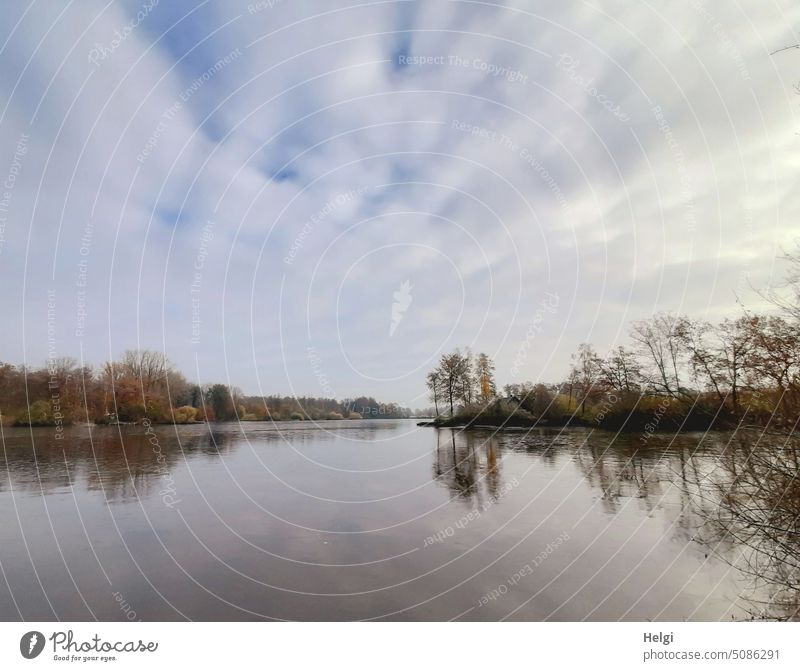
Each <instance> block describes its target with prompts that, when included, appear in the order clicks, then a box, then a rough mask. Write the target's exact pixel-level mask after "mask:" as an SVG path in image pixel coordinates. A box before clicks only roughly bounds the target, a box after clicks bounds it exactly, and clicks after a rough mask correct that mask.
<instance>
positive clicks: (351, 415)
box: [347, 412, 363, 419]
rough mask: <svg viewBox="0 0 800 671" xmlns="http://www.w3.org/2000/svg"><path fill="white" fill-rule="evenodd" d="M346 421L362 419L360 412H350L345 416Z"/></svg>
mask: <svg viewBox="0 0 800 671" xmlns="http://www.w3.org/2000/svg"><path fill="white" fill-rule="evenodd" d="M347 419H363V417H361V413H360V412H351V413H349V414H348V415H347Z"/></svg>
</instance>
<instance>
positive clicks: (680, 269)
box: [0, 0, 800, 406]
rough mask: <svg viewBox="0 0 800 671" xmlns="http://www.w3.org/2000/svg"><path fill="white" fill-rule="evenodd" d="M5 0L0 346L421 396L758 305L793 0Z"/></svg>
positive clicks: (783, 197) (774, 268) (793, 33)
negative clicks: (453, 375) (477, 363)
mask: <svg viewBox="0 0 800 671" xmlns="http://www.w3.org/2000/svg"><path fill="white" fill-rule="evenodd" d="M8 4H9V6H8V7H5V8H4V18H3V21H2V25H1V26H0V91H1V92H2V94H1V95H0V140H1V143H0V147H2V154H1V155H0V178H1V179H2V180H3V182H4V187H3V189H2V191H0V196H2V198H0V226H1V228H0V283H1V286H2V289H3V290H2V292H0V314H2V315H3V316H2V320H0V321H1V322H2V324H3V325H2V330H1V331H0V360H4V361H10V362H14V363H21V362H27V363H29V364H33V365H38V364H41V363H42V362H43V361H44V359H45V358H46V357H47V356H48V354H50V353H53V352H55V353H57V354H58V355H71V356H75V357H77V358H80V357H83V359H84V360H86V361H88V362H92V363H101V362H102V361H104V360H105V359H107V358H108V357H110V356H115V355H118V354H119V353H121V352H122V351H123V350H125V349H127V348H133V347H147V348H153V349H159V350H163V351H165V352H166V353H167V354H168V355H169V357H170V358H171V359H172V360H173V361H174V362H175V363H176V364H177V365H178V366H179V367H180V368H181V369H182V370H184V372H185V373H186V374H187V376H188V377H190V378H192V379H197V380H199V381H201V382H210V381H217V380H220V381H228V382H230V383H232V384H235V385H238V386H240V387H241V388H243V389H244V390H245V391H246V392H250V393H258V392H263V393H275V392H282V393H297V394H311V395H336V396H339V397H343V396H348V395H354V394H361V393H365V394H372V395H375V396H377V397H379V398H382V399H385V400H395V401H400V402H402V403H404V404H408V405H412V406H422V405H426V404H427V403H426V402H425V401H424V400H423V399H422V398H420V396H421V395H423V394H424V388H423V387H424V385H423V381H424V374H425V372H426V370H427V369H428V367H429V366H430V362H431V361H432V360H434V359H436V358H437V357H438V356H439V355H440V354H441V353H442V352H444V351H447V350H449V349H452V348H454V347H456V346H471V347H472V348H473V350H476V351H479V350H483V351H486V352H487V353H489V354H490V355H492V356H493V357H494V358H495V360H496V362H497V374H498V378H499V381H500V383H501V384H502V383H506V382H514V381H520V380H522V379H530V380H554V379H558V377H559V376H561V375H562V374H563V373H564V372H565V370H566V368H567V365H568V361H569V354H570V352H571V351H573V350H574V348H575V347H576V346H577V344H578V343H580V342H582V341H591V342H593V343H594V344H595V345H596V347H597V348H598V349H599V350H600V351H605V350H606V349H608V348H610V347H612V346H614V345H616V344H622V343H624V342H625V341H626V333H627V330H628V326H629V324H630V322H631V320H633V319H638V318H641V317H645V316H648V315H650V314H652V313H653V312H655V311H659V310H675V311H681V312H685V313H688V314H692V315H696V316H704V317H707V318H709V319H717V318H720V317H722V316H726V315H730V314H734V313H736V311H737V309H738V308H737V306H736V299H737V295H738V296H739V297H740V298H741V300H743V301H745V302H747V304H748V305H755V304H756V300H755V298H754V297H753V295H752V292H751V290H750V286H758V287H762V286H766V285H767V284H768V283H769V282H770V281H772V280H774V279H775V278H777V277H779V276H780V274H781V272H782V269H781V267H780V264H779V263H777V262H776V260H775V259H776V256H778V255H779V254H780V249H781V247H782V246H783V247H789V246H791V245H792V244H793V241H794V238H795V236H796V234H797V231H798V214H800V212H798V209H799V208H800V190H798V189H797V188H796V182H797V172H798V167H800V135H798V133H800V125H799V124H798V120H797V118H796V117H797V111H798V109H799V108H798V105H800V96H798V95H797V93H798V91H797V90H796V89H795V85H796V84H797V83H798V82H800V49H788V50H785V51H781V52H779V53H777V54H774V55H770V52H773V51H775V50H776V49H779V48H781V47H785V46H790V45H794V44H797V43H798V42H800V37H799V36H798V34H797V30H798V28H799V27H800V5H798V4H797V3H796V2H790V1H789V0H744V1H740V2H730V3H719V2H714V3H712V2H708V1H706V2H702V1H701V0H679V1H677V2H670V3H656V2H635V3H634V2H630V0H629V1H627V2H618V1H614V0H594V1H593V2H579V1H575V2H570V3H565V2H563V1H561V0H552V1H547V0H545V1H539V0H536V1H535V2H534V1H533V0H528V1H522V0H518V1H516V2H508V3H500V2H496V3H495V2H477V1H449V0H447V1H445V0H426V1H425V2H411V1H388V0H387V1H378V2H371V1H364V2H354V1H353V2H344V1H343V2H339V1H337V0H326V1H325V2H322V1H321V0H316V1H315V2H311V1H301V0H262V2H246V1H244V0H243V1H241V2H240V1H238V0H228V1H226V2H222V1H221V0H219V1H215V2H212V1H208V0H207V1H206V2H197V3H195V2H183V1H175V0H171V1H170V2H167V1H166V0H162V1H161V2H157V1H156V0H145V1H144V2H140V1H130V2H128V1H125V2H108V3H106V2H102V1H97V2H92V1H89V0H81V1H71V2H70V1H67V2H64V3H55V4H54V3H51V2H44V1H43V0H34V1H30V0H24V1H22V2H15V3H8ZM48 308H49V314H48Z"/></svg>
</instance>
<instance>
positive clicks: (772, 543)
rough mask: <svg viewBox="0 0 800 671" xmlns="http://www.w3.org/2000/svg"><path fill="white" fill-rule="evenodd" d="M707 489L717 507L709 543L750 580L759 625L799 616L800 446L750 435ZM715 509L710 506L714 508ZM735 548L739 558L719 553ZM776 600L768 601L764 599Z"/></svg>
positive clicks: (792, 439)
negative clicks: (763, 595) (721, 550)
mask: <svg viewBox="0 0 800 671" xmlns="http://www.w3.org/2000/svg"><path fill="white" fill-rule="evenodd" d="M719 464H720V469H719V471H718V472H717V473H715V474H714V477H712V478H710V486H709V487H706V488H705V489H704V492H703V493H704V498H705V499H706V502H707V503H708V504H711V506H713V504H716V510H715V514H714V515H711V516H709V520H710V523H709V525H708V532H707V534H706V536H705V542H706V543H707V544H709V545H710V546H711V547H713V548H714V549H715V551H716V552H717V554H719V555H720V556H721V557H722V558H723V559H725V560H726V561H728V562H729V563H731V564H732V565H733V566H735V567H736V568H737V569H738V570H739V571H740V572H741V573H742V574H743V575H744V576H747V577H748V578H749V581H750V584H749V585H748V590H749V595H748V598H749V600H750V602H751V603H752V604H753V608H752V615H753V617H754V618H769V619H775V618H777V619H797V618H798V616H799V615H800V481H799V480H798V476H800V440H798V438H797V437H796V436H793V435H789V434H784V433H767V432H756V431H743V432H740V433H738V434H736V435H735V436H734V437H733V438H732V440H731V443H730V445H729V446H728V449H726V450H725V451H724V453H723V454H722V455H721V457H720V460H719ZM707 507H710V506H707ZM731 545H734V546H735V547H736V553H731V552H730V551H729V550H728V551H725V552H720V551H719V550H717V547H726V548H727V547H729V546H731ZM764 593H766V594H769V598H768V599H766V600H764V599H763V598H759V597H758V596H757V595H758V594H764Z"/></svg>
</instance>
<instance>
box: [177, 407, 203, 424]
mask: <svg viewBox="0 0 800 671" xmlns="http://www.w3.org/2000/svg"><path fill="white" fill-rule="evenodd" d="M173 417H174V421H175V423H176V424H191V423H192V422H194V421H195V420H196V419H197V408H193V407H192V406H191V405H184V406H181V407H180V408H177V409H176V410H175V412H174V413H173Z"/></svg>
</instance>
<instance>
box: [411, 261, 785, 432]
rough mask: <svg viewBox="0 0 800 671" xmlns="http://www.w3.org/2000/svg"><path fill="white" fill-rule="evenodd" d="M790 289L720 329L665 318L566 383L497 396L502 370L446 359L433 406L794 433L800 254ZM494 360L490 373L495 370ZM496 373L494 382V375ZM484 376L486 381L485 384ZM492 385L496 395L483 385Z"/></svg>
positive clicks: (542, 418) (434, 381)
mask: <svg viewBox="0 0 800 671" xmlns="http://www.w3.org/2000/svg"><path fill="white" fill-rule="evenodd" d="M786 259H787V260H788V262H789V268H790V270H789V273H788V275H787V277H786V280H785V282H783V283H782V284H781V285H780V286H778V287H775V288H773V289H772V290H769V291H766V292H761V293H760V294H759V295H760V296H761V297H762V298H764V299H765V300H766V301H767V303H768V304H769V305H771V307H772V309H771V310H770V311H769V313H767V314H758V313H754V312H752V311H749V310H746V309H743V310H742V314H741V315H740V316H739V317H737V318H733V319H730V318H728V319H723V320H721V321H719V322H716V323H712V322H710V321H707V320H703V319H697V318H691V317H688V316H686V315H680V314H674V313H666V312H661V313H658V314H655V315H653V316H651V317H649V318H646V319H641V320H639V321H636V322H634V323H633V324H632V325H631V327H630V331H629V343H628V344H626V345H623V346H617V347H615V348H614V349H613V350H612V351H611V352H609V353H608V354H606V355H605V356H601V355H600V354H598V352H597V351H596V349H595V348H594V346H592V345H591V344H590V343H582V344H580V345H579V346H578V349H577V352H575V354H573V355H572V359H571V365H570V367H569V372H568V374H567V376H566V379H564V380H562V381H560V382H556V383H550V384H544V383H538V384H534V383H530V382H527V383H518V384H508V385H506V386H505V387H504V395H503V396H502V397H501V398H497V397H496V396H495V394H494V393H493V391H488V390H489V389H491V390H493V389H494V378H493V370H494V367H493V366H492V364H491V361H490V360H489V359H488V357H486V356H485V355H480V356H479V358H482V361H483V362H484V363H483V365H482V367H479V366H478V360H477V359H476V360H472V359H471V358H470V356H469V355H462V354H461V353H460V352H459V351H458V350H456V351H455V352H453V353H451V354H447V355H445V356H443V357H442V358H441V360H440V362H439V365H438V366H437V368H436V369H435V370H433V371H431V373H429V374H428V378H427V385H428V389H429V391H430V393H431V398H432V400H433V401H434V403H435V405H436V411H437V415H439V414H440V410H444V411H449V415H450V416H451V417H455V418H456V419H457V420H458V421H459V422H463V421H465V420H467V421H471V420H474V421H477V420H478V419H479V418H480V419H482V420H487V419H489V420H491V419H492V418H495V419H497V418H500V419H503V420H504V421H507V420H510V422H509V423H511V424H519V423H522V424H526V423H527V424H530V423H536V422H550V423H553V422H561V423H567V422H574V423H585V424H592V425H603V426H608V427H615V428H616V427H622V426H631V427H637V428H642V427H644V428H646V429H652V430H655V429H656V428H659V427H658V426H657V425H658V424H659V423H660V422H662V421H663V422H664V426H662V427H661V428H666V427H667V426H670V427H671V428H675V427H683V428H686V429H689V428H708V427H709V426H712V425H716V426H720V425H735V424H737V423H740V422H742V421H745V422H750V423H757V424H767V423H770V424H772V425H778V426H794V424H795V423H796V422H797V419H798V414H799V413H800V254H798V253H794V254H791V255H788V256H787V257H786ZM487 361H488V367H487V364H486V362H487ZM487 371H488V374H487ZM482 376H483V377H482ZM479 379H486V380H491V385H490V386H488V387H487V391H488V393H483V390H480V393H479V390H478V386H476V385H477V380H479Z"/></svg>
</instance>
